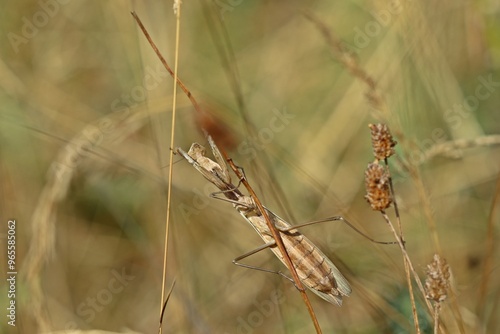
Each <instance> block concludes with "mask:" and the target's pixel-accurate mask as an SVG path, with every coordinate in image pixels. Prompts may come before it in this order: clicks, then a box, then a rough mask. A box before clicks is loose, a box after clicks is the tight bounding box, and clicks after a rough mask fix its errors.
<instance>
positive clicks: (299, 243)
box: [240, 209, 352, 306]
mask: <svg viewBox="0 0 500 334" xmlns="http://www.w3.org/2000/svg"><path fill="white" fill-rule="evenodd" d="M266 210H267V213H268V215H269V218H270V219H271V220H272V221H273V223H274V224H275V226H276V228H277V229H278V230H279V231H280V233H281V238H282V240H283V243H284V245H285V248H286V250H287V252H288V255H289V256H290V259H291V260H292V263H293V264H294V267H295V270H296V271H297V274H298V276H299V278H300V280H301V281H302V283H303V284H304V285H305V286H306V287H307V288H309V290H311V291H312V292H313V293H315V294H316V295H318V296H319V297H321V298H323V299H324V300H326V301H327V302H330V303H332V304H335V305H338V306H341V305H342V297H344V296H349V295H350V294H351V291H352V290H351V287H350V285H349V282H348V281H347V279H346V278H345V277H344V275H342V273H341V272H340V270H338V268H337V267H336V266H335V265H334V264H333V262H332V261H331V260H330V259H329V258H328V257H327V256H326V255H325V254H324V253H323V252H322V251H321V250H320V249H319V248H318V247H317V246H315V245H314V244H313V243H312V242H311V241H310V240H309V239H307V238H306V237H305V236H304V235H302V234H301V233H300V232H299V231H298V230H296V229H291V230H289V228H290V227H292V226H291V225H290V224H289V223H287V222H286V221H284V220H283V219H281V218H280V217H278V216H277V215H276V214H274V213H273V212H272V211H270V210H268V209H266ZM240 214H241V215H242V216H243V217H244V218H245V220H247V222H248V223H250V225H252V227H253V228H254V229H255V230H256V231H257V233H258V234H259V235H260V237H261V238H262V240H264V242H265V243H266V244H267V243H272V242H274V239H273V237H272V236H271V232H270V231H269V229H268V227H267V224H266V222H265V220H264V218H263V217H262V216H261V215H249V214H245V213H244V212H243V211H240ZM282 230H287V232H281V231H282ZM270 248H271V250H272V251H273V253H274V254H275V255H276V256H277V257H278V258H279V259H280V260H281V262H282V263H283V264H285V266H286V262H285V260H284V258H283V256H282V254H281V252H280V251H279V249H278V248H277V247H273V246H271V247H270Z"/></svg>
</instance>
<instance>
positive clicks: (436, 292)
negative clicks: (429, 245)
mask: <svg viewBox="0 0 500 334" xmlns="http://www.w3.org/2000/svg"><path fill="white" fill-rule="evenodd" d="M449 287H450V266H449V265H448V264H447V263H446V260H445V259H442V258H441V257H440V256H439V255H438V254H434V259H433V261H432V263H431V264H428V265H427V279H426V280H425V290H426V295H425V297H426V298H427V299H430V300H433V301H435V302H436V303H439V302H442V301H444V300H445V299H446V296H447V294H446V293H447V291H448V288H449Z"/></svg>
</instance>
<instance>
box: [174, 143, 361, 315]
mask: <svg viewBox="0 0 500 334" xmlns="http://www.w3.org/2000/svg"><path fill="white" fill-rule="evenodd" d="M206 137H207V139H208V143H209V145H210V148H211V149H212V153H213V156H214V158H215V161H213V160H211V159H210V158H207V157H206V156H205V154H206V150H205V148H204V147H203V146H202V145H200V144H198V143H193V144H192V145H191V148H190V149H189V151H188V152H185V151H184V150H182V149H181V148H177V152H178V153H179V154H180V155H181V156H182V157H183V158H184V159H186V160H187V161H188V162H189V163H190V164H191V165H192V166H193V167H194V168H196V170H197V171H198V172H200V173H201V174H202V175H203V176H204V177H205V179H207V180H208V181H210V182H211V183H213V184H214V185H215V186H216V187H217V188H218V189H219V190H220V193H222V194H223V195H224V196H225V197H226V198H225V199H224V200H225V201H228V202H230V203H232V204H233V206H234V208H235V209H236V210H237V211H238V212H239V213H240V215H241V216H242V217H243V218H244V219H245V220H246V221H247V222H248V223H249V224H250V225H251V226H252V227H253V228H254V229H255V231H256V232H257V233H258V234H259V236H260V237H261V238H262V240H263V241H264V244H263V245H262V246H260V247H258V248H256V249H254V250H252V251H250V252H248V253H246V254H243V255H241V256H239V257H237V258H235V259H234V260H233V263H234V264H236V265H239V266H242V267H246V268H251V269H258V270H261V271H266V272H272V273H278V274H281V275H282V276H284V277H286V278H288V277H287V276H285V275H284V274H282V273H281V272H275V271H271V270H267V269H263V268H256V267H253V266H250V265H246V264H242V263H239V262H238V261H239V260H241V259H243V258H245V257H248V256H250V255H253V254H255V253H257V252H259V251H261V250H263V249H266V248H269V249H271V251H272V252H273V253H274V254H275V255H276V256H277V257H278V259H280V261H281V262H282V263H283V264H285V266H286V261H285V259H284V257H283V254H282V253H281V252H280V250H279V249H278V248H277V247H276V241H275V240H274V238H273V236H272V234H271V231H270V230H269V227H268V226H267V223H266V221H265V219H264V217H263V215H262V212H260V210H259V209H258V207H257V206H256V205H255V202H254V200H253V199H252V197H250V196H247V195H244V194H243V193H242V192H241V191H240V190H239V189H238V187H236V186H234V185H233V184H232V183H231V177H230V175H229V170H228V168H227V165H226V161H225V160H224V158H223V157H222V154H221V152H220V151H219V148H218V147H217V145H216V144H215V142H214V141H213V139H212V137H211V136H210V135H208V134H207V135H206ZM220 199H222V198H220ZM264 209H265V210H266V213H267V215H268V217H269V218H270V219H271V221H272V223H273V224H274V226H275V227H276V229H277V230H278V231H279V233H280V236H281V238H282V240H283V243H284V246H285V249H286V251H287V253H288V256H289V257H290V260H291V262H292V263H293V266H294V268H295V270H296V272H297V274H298V276H299V279H300V280H301V282H302V283H303V284H304V286H306V287H307V288H308V289H309V290H310V291H312V292H313V293H315V294H316V295H318V296H319V297H321V298H323V299H324V300H326V301H327V302H329V303H331V304H334V305H338V306H341V305H342V299H343V297H347V296H349V295H350V294H351V291H352V290H351V286H350V285H349V282H348V281H347V279H346V278H345V277H344V276H343V275H342V273H341V272H340V270H339V269H338V268H337V267H336V266H335V265H334V264H333V262H332V261H331V260H330V259H329V258H328V257H327V256H326V255H325V254H324V253H323V252H322V251H321V250H320V249H319V248H318V247H317V246H315V245H314V244H313V243H312V242H311V241H310V240H309V239H307V238H306V237H305V236H304V235H303V234H302V233H300V232H299V231H298V230H297V228H298V227H302V226H306V225H311V224H314V223H319V222H322V221H327V220H328V221H331V220H342V221H344V222H346V223H347V224H349V225H350V223H348V222H347V221H346V220H345V219H344V218H343V217H341V216H335V217H331V218H328V219H325V220H321V221H315V222H309V223H306V224H302V225H300V226H292V225H290V224H289V223H288V222H286V221H285V220H283V219H282V218H280V217H279V216H277V215H276V214H274V213H273V212H272V211H270V210H269V209H267V208H264ZM351 227H352V225H351ZM289 269H290V268H289ZM288 279H289V280H291V279H290V278H288Z"/></svg>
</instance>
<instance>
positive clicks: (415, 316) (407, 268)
mask: <svg viewBox="0 0 500 334" xmlns="http://www.w3.org/2000/svg"><path fill="white" fill-rule="evenodd" d="M384 162H385V167H386V169H387V173H388V174H389V175H390V170H389V163H388V162H387V158H385V159H384ZM389 189H390V192H391V196H392V198H393V204H394V212H395V214H396V219H397V223H398V229H399V240H400V242H401V243H402V245H403V247H405V244H404V242H405V241H404V240H405V239H404V236H403V226H402V224H401V216H400V215H399V207H398V203H397V201H396V196H395V194H394V185H393V183H392V177H389ZM403 262H404V265H405V276H406V284H407V285H408V292H409V294H410V301H411V311H412V314H413V322H414V324H415V330H416V331H417V333H420V326H419V322H418V314H417V304H416V303H415V295H414V293H413V285H412V283H411V274H410V266H409V264H408V259H407V258H406V256H403Z"/></svg>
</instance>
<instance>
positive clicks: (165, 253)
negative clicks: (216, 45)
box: [158, 2, 181, 334]
mask: <svg viewBox="0 0 500 334" xmlns="http://www.w3.org/2000/svg"><path fill="white" fill-rule="evenodd" d="M180 18H181V6H180V2H179V5H178V7H177V10H176V29H175V58H174V75H173V77H174V92H173V96H172V127H171V129H170V147H171V149H170V154H169V165H168V189H167V220H166V223H165V240H164V250H163V273H162V281H161V283H162V284H161V301H160V326H159V328H158V333H160V334H161V333H162V326H161V319H162V317H163V311H164V306H163V304H164V303H163V300H164V299H165V282H166V281H167V263H168V235H169V230H170V210H171V204H172V179H173V171H174V150H173V149H172V147H174V139H175V119H176V117H175V114H176V110H177V85H176V84H175V83H176V82H177V70H178V65H179V37H180V22H181V20H180ZM169 296H170V295H169ZM165 305H166V303H165Z"/></svg>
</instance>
